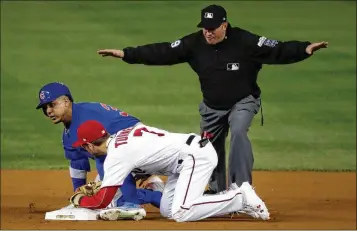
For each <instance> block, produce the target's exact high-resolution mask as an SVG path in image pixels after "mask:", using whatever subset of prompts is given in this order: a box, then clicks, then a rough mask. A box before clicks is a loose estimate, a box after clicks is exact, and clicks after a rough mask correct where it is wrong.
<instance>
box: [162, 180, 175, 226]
mask: <svg viewBox="0 0 357 231" xmlns="http://www.w3.org/2000/svg"><path fill="white" fill-rule="evenodd" d="M178 177H179V174H175V175H171V176H169V177H168V178H167V181H166V184H165V188H164V191H163V192H162V197H161V202H160V213H161V216H163V217H165V218H168V219H172V210H171V208H172V202H173V200H174V195H175V187H176V183H177V180H178Z"/></svg>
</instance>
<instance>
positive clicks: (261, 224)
mask: <svg viewBox="0 0 357 231" xmlns="http://www.w3.org/2000/svg"><path fill="white" fill-rule="evenodd" d="M89 176H90V178H91V179H93V178H94V176H95V173H94V172H92V173H90V174H89ZM253 177H254V186H255V187H256V191H257V193H258V195H260V196H261V197H262V199H263V200H265V202H266V204H267V206H268V208H269V210H270V213H271V217H272V219H271V220H270V221H259V220H254V219H252V218H250V217H246V216H243V215H240V216H235V217H233V218H230V217H229V216H226V217H219V218H210V219H205V220H203V221H199V222H188V223H176V222H174V221H171V220H166V219H164V218H161V217H160V213H159V211H158V209H156V208H154V207H152V206H151V205H148V206H145V208H146V209H147V212H148V215H147V218H145V219H144V220H141V221H138V222H135V221H118V222H109V221H88V222H82V221H46V220H44V216H45V213H46V212H47V211H52V210H56V209H59V208H62V207H64V206H66V205H68V200H67V199H68V198H69V197H70V196H71V194H72V189H71V187H72V186H71V181H70V179H69V174H68V171H66V170H49V171H37V170H1V229H86V230H89V229H97V230H99V229H152V230H154V229H155V230H159V229H191V230H192V229H221V230H223V229H356V173H355V172H351V173H328V172H263V171H259V172H254V174H253Z"/></svg>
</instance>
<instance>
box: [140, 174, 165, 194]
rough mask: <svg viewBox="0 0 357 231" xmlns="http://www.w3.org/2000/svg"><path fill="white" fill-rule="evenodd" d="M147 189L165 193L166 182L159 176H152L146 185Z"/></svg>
mask: <svg viewBox="0 0 357 231" xmlns="http://www.w3.org/2000/svg"><path fill="white" fill-rule="evenodd" d="M145 188H146V189H151V190H153V191H159V192H163V191H164V188H165V184H164V182H163V181H162V180H161V178H160V177H158V176H155V175H154V176H152V177H150V178H149V179H148V182H147V184H146V185H145Z"/></svg>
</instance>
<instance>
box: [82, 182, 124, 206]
mask: <svg viewBox="0 0 357 231" xmlns="http://www.w3.org/2000/svg"><path fill="white" fill-rule="evenodd" d="M118 189H119V186H109V187H105V188H101V189H100V190H99V191H98V192H97V193H96V194H95V195H93V196H84V197H82V198H81V200H80V201H79V206H80V207H81V208H88V209H103V208H106V207H107V206H108V205H109V204H110V202H111V201H112V200H113V198H114V196H115V194H116V192H117V191H118Z"/></svg>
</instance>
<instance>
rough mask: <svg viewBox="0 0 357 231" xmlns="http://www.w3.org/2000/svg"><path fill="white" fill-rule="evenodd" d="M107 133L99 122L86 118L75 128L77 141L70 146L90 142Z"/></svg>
mask: <svg viewBox="0 0 357 231" xmlns="http://www.w3.org/2000/svg"><path fill="white" fill-rule="evenodd" d="M107 134H108V132H107V131H106V130H105V128H104V126H103V125H102V124H101V123H100V122H98V121H96V120H87V121H86V122H84V123H82V124H81V125H79V127H78V130H77V141H76V142H75V143H74V144H73V145H72V146H73V147H75V148H76V147H79V146H82V145H83V144H86V143H91V142H93V141H95V140H98V139H99V138H102V137H103V136H105V135H107Z"/></svg>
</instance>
